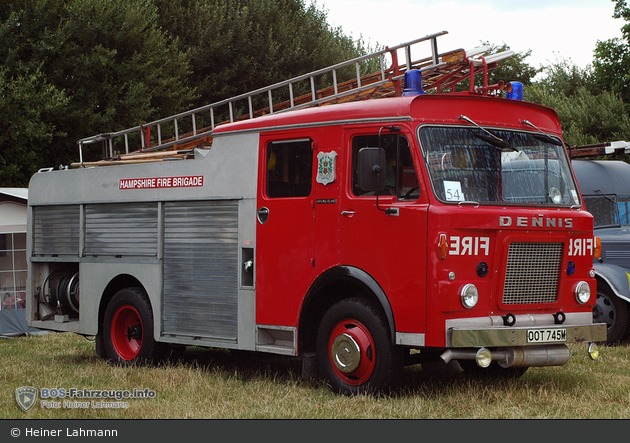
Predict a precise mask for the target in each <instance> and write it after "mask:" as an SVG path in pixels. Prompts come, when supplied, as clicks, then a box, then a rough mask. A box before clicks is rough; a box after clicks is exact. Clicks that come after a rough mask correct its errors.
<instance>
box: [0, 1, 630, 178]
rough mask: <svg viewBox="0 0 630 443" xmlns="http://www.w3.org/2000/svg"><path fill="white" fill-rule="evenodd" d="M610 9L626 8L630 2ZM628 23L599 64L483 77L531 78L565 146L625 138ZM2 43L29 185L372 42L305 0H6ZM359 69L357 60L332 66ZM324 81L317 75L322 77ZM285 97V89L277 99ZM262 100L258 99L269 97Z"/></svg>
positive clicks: (8, 146)
mask: <svg viewBox="0 0 630 443" xmlns="http://www.w3.org/2000/svg"><path fill="white" fill-rule="evenodd" d="M614 14H615V17H617V18H620V19H623V20H625V21H626V22H627V21H628V20H629V19H630V10H629V8H628V7H627V5H626V1H625V0H616V1H615V12H614ZM622 32H623V36H624V37H623V39H617V40H609V41H605V42H600V43H599V44H598V46H597V50H596V52H595V60H594V62H593V66H592V68H591V67H587V68H586V69H580V68H577V67H576V66H574V65H572V64H570V63H568V62H565V61H560V62H557V63H556V64H553V65H551V66H547V67H545V68H544V69H543V70H542V72H541V70H538V69H535V68H533V67H532V66H530V65H529V64H528V63H527V62H526V59H527V57H529V55H530V53H531V51H526V52H522V53H516V54H515V55H514V56H513V57H511V58H509V59H506V60H503V61H501V62H499V65H498V67H497V68H496V69H494V70H492V71H490V73H489V78H488V83H489V84H494V83H497V82H498V81H499V80H503V81H505V82H506V83H507V82H510V81H519V82H521V83H523V84H524V85H525V86H526V88H525V94H526V95H525V98H526V100H529V101H534V102H537V103H541V104H545V105H549V106H552V107H554V108H556V110H557V111H558V113H559V115H560V118H561V121H562V124H563V127H564V128H565V137H566V141H567V143H569V144H585V143H599V142H604V141H611V140H615V139H629V138H630V137H628V134H627V130H626V128H627V127H628V115H630V114H629V110H630V108H629V107H628V106H630V74H628V73H629V72H630V46H629V41H630V25H629V24H627V23H626V24H625V25H624V26H623V28H622ZM0 43H2V44H0V88H1V89H2V93H3V95H2V97H0V105H2V109H1V110H0V112H1V113H2V116H3V120H2V122H0V128H2V129H3V130H2V131H1V133H0V186H26V185H27V183H28V179H29V177H30V176H31V175H32V174H33V173H34V172H35V171H37V170H38V169H40V168H42V167H51V166H56V165H59V164H68V163H70V162H72V161H74V160H76V158H77V145H76V141H77V140H78V139H80V138H84V137H87V136H91V135H95V134H98V133H103V132H112V131H116V130H121V129H124V128H128V127H132V126H135V125H139V124H142V123H144V122H147V121H151V120H155V119H158V118H161V117H165V116H168V115H173V114H175V113H177V112H181V111H184V110H187V109H191V108H193V107H199V106H203V105H206V104H209V103H213V102H216V101H220V100H222V99H225V98H228V97H231V96H235V95H238V94H242V93H245V92H250V91H253V90H256V89H258V88H261V87H264V86H267V85H271V84H274V83H277V82H279V81H282V80H285V79H287V78H291V77H295V76H298V75H301V74H304V73H307V72H312V71H315V70H317V69H320V68H323V67H326V66H330V65H333V64H335V63H338V62H341V61H344V60H348V59H351V58H354V57H358V56H361V55H365V54H367V53H371V52H373V51H374V50H373V49H371V48H367V47H365V45H364V42H363V41H362V40H361V39H358V40H356V41H355V40H353V39H352V38H350V37H348V36H346V35H345V34H344V32H343V30H342V29H341V28H333V27H331V26H330V25H328V23H327V17H326V12H325V11H324V10H321V9H318V7H317V4H316V3H308V4H307V2H306V1H305V0H119V1H115V2H113V1H103V0H21V1H19V2H18V1H15V0H8V1H5V2H2V3H0ZM485 44H486V45H490V47H491V50H492V52H499V51H503V50H507V49H509V46H507V45H506V44H503V45H501V46H497V45H492V44H490V43H485ZM377 70H378V67H375V66H362V71H363V73H368V72H375V71H377ZM354 76H355V72H354V68H352V67H351V68H350V69H348V71H346V72H339V73H338V79H339V81H343V80H345V79H350V78H353V77H354ZM541 76H542V77H541ZM539 77H541V79H540V78H539ZM330 82H331V79H330V78H327V77H325V76H322V77H321V78H318V79H317V85H316V86H317V87H323V86H327V85H329V84H330ZM461 88H466V89H468V87H467V85H465V84H462V85H460V89H461ZM287 89H288V88H287ZM307 93H310V84H309V82H308V81H305V82H303V84H299V85H296V88H295V91H294V95H295V96H299V95H300V94H307ZM287 98H288V90H287V91H282V92H280V93H278V94H276V95H274V102H276V103H277V101H280V100H286V99H287ZM260 100H262V101H261V102H260V103H254V106H255V107H256V108H261V107H264V106H266V105H267V103H266V101H264V97H260ZM244 106H245V103H243V105H242V107H244ZM237 112H238V111H237ZM185 124H187V123H184V125H185ZM197 124H198V126H199V127H201V126H202V125H204V122H203V121H202V120H201V118H200V120H199V121H197ZM92 149H94V148H92ZM93 154H94V156H96V154H100V153H98V152H94V153H93ZM88 159H89V158H86V160H88Z"/></svg>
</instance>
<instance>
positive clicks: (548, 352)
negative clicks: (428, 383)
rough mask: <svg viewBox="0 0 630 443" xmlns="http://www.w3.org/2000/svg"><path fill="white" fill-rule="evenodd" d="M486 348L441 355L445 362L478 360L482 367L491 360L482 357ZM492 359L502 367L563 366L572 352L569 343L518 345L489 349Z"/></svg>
mask: <svg viewBox="0 0 630 443" xmlns="http://www.w3.org/2000/svg"><path fill="white" fill-rule="evenodd" d="M482 350H483V351H485V349H484V348H481V349H475V348H468V349H447V350H446V351H444V352H443V353H442V355H440V357H441V358H442V360H443V361H444V363H449V362H450V361H451V360H476V361H477V364H478V365H479V366H481V367H487V366H488V365H489V362H487V361H484V360H483V359H482V358H481V357H482V356H484V357H485V356H487V354H488V353H487V352H482ZM489 352H490V354H491V356H492V361H496V362H497V363H498V364H499V366H501V367H502V368H512V367H515V368H517V367H533V366H563V365H564V364H566V363H567V362H568V361H569V357H570V356H571V353H570V351H569V348H568V347H567V345H544V346H527V347H522V346H517V347H513V348H499V349H496V350H493V351H489Z"/></svg>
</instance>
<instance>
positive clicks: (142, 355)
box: [103, 288, 164, 365]
mask: <svg viewBox="0 0 630 443" xmlns="http://www.w3.org/2000/svg"><path fill="white" fill-rule="evenodd" d="M103 341H104V345H105V354H106V355H107V357H108V358H109V359H111V360H112V361H114V362H117V363H121V364H124V365H129V364H133V363H144V362H155V361H157V360H159V359H160V358H162V356H163V349H164V345H162V344H161V343H158V342H156V341H155V339H154V338H153V311H152V309H151V304H150V303H149V299H148V297H147V295H146V293H145V292H144V291H143V290H142V289H140V288H125V289H121V290H120V291H118V292H117V293H116V294H115V295H114V297H113V298H112V300H111V301H110V303H109V305H108V306H107V310H106V311H105V318H104V324H103Z"/></svg>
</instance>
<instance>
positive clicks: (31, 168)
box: [0, 70, 68, 187]
mask: <svg viewBox="0 0 630 443" xmlns="http://www.w3.org/2000/svg"><path fill="white" fill-rule="evenodd" d="M67 104H68V97H67V96H66V95H65V94H64V93H63V92H62V91H60V90H58V89H57V88H55V87H54V86H52V85H50V84H49V83H47V82H46V79H45V78H44V77H43V75H42V74H41V73H39V72H35V73H33V74H30V75H26V76H17V77H11V76H10V75H9V74H8V72H7V70H0V148H1V149H0V186H2V187H21V186H24V185H25V184H27V183H28V181H29V179H30V177H31V175H32V173H33V172H35V171H37V169H39V165H40V163H39V159H40V157H43V156H46V154H49V153H50V152H47V151H55V152H54V154H59V152H58V150H55V149H54V144H53V141H54V140H58V139H59V138H60V137H62V136H63V135H64V134H62V133H58V132H57V131H56V130H55V126H54V125H53V124H52V123H49V122H50V120H51V119H52V117H53V116H54V115H55V114H57V113H63V112H64V111H65V110H66V108H67ZM50 166H52V165H50Z"/></svg>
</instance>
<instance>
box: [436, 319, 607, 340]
mask: <svg viewBox="0 0 630 443" xmlns="http://www.w3.org/2000/svg"><path fill="white" fill-rule="evenodd" d="M592 321H593V316H592V314H591V313H577V314H566V320H565V321H564V322H563V323H562V324H556V323H555V320H554V317H553V315H551V314H540V315H523V316H518V315H517V316H516V322H515V324H514V325H513V326H504V324H503V319H502V318H501V317H499V316H496V317H494V316H493V317H483V318H472V319H457V320H447V322H446V344H447V347H449V348H471V347H488V348H492V347H512V346H540V345H550V344H567V343H582V342H587V343H588V342H597V341H602V342H603V341H606V338H607V337H606V329H607V327H606V324H605V323H592Z"/></svg>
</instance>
